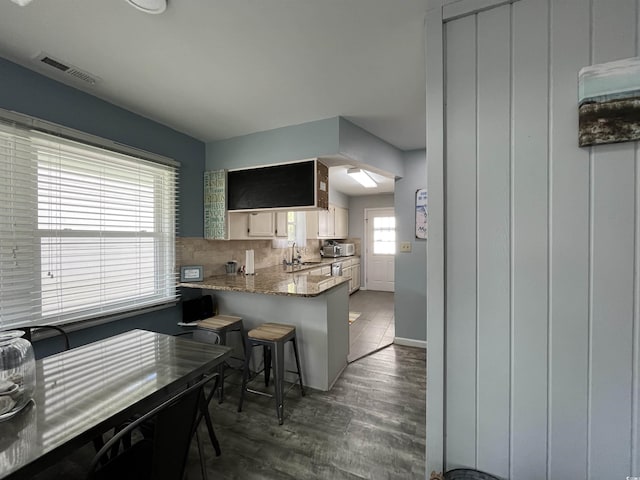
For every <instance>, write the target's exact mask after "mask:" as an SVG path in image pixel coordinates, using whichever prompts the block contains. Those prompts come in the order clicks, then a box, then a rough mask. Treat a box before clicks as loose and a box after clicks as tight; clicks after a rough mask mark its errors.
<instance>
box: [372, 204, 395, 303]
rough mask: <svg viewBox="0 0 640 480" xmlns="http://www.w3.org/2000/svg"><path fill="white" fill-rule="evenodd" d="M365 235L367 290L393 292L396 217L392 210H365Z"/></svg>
mask: <svg viewBox="0 0 640 480" xmlns="http://www.w3.org/2000/svg"><path fill="white" fill-rule="evenodd" d="M365 224H366V232H367V233H366V235H367V252H366V264H365V269H366V275H367V278H366V286H367V290H380V291H384V292H393V291H394V289H395V284H394V281H395V277H394V265H395V253H396V217H395V212H394V211H393V208H370V209H366V210H365Z"/></svg>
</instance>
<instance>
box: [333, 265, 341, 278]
mask: <svg viewBox="0 0 640 480" xmlns="http://www.w3.org/2000/svg"><path fill="white" fill-rule="evenodd" d="M331 276H332V277H341V276H342V263H341V262H335V263H332V264H331Z"/></svg>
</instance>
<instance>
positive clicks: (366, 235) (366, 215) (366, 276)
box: [360, 206, 397, 291]
mask: <svg viewBox="0 0 640 480" xmlns="http://www.w3.org/2000/svg"><path fill="white" fill-rule="evenodd" d="M380 210H385V211H391V212H393V216H394V217H397V215H396V210H395V207H394V206H391V207H371V208H365V209H364V220H363V221H364V229H363V232H364V234H363V235H362V237H363V239H364V262H362V260H360V265H363V264H364V269H361V270H360V284H363V285H364V288H362V290H368V288H369V287H368V283H369V261H368V260H369V213H370V212H376V211H380ZM393 261H394V268H395V258H394V259H393ZM363 272H364V279H365V281H364V282H363V281H362V273H363ZM394 285H395V280H394ZM394 291H395V287H394Z"/></svg>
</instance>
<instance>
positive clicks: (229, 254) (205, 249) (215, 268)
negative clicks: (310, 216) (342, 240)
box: [176, 237, 322, 277]
mask: <svg viewBox="0 0 640 480" xmlns="http://www.w3.org/2000/svg"><path fill="white" fill-rule="evenodd" d="M320 245H322V242H321V241H319V240H308V241H307V245H306V247H305V248H304V249H300V251H301V254H302V258H303V259H311V258H319V257H320ZM176 248H177V251H176V254H177V258H178V265H179V266H180V265H202V266H203V267H204V276H205V277H209V276H211V275H220V274H223V273H225V264H226V263H227V262H228V261H230V260H235V261H236V262H238V267H240V266H242V265H243V264H244V260H245V251H246V250H251V249H253V250H254V259H255V266H256V268H264V267H271V266H273V265H278V264H280V263H282V260H283V259H284V258H285V257H286V258H287V259H290V258H291V248H273V242H272V241H271V240H206V239H204V238H198V237H181V238H178V239H177V242H176Z"/></svg>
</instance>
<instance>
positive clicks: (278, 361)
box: [273, 342, 284, 425]
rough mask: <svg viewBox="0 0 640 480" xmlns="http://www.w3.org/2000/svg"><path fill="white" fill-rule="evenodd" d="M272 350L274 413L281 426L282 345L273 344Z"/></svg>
mask: <svg viewBox="0 0 640 480" xmlns="http://www.w3.org/2000/svg"><path fill="white" fill-rule="evenodd" d="M273 349H274V362H273V363H274V368H273V374H274V377H275V382H276V384H275V385H274V387H275V391H276V411H277V413H278V423H279V424H280V425H282V422H283V421H284V398H283V397H284V378H283V377H284V343H283V342H275V345H274V347H273Z"/></svg>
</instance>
